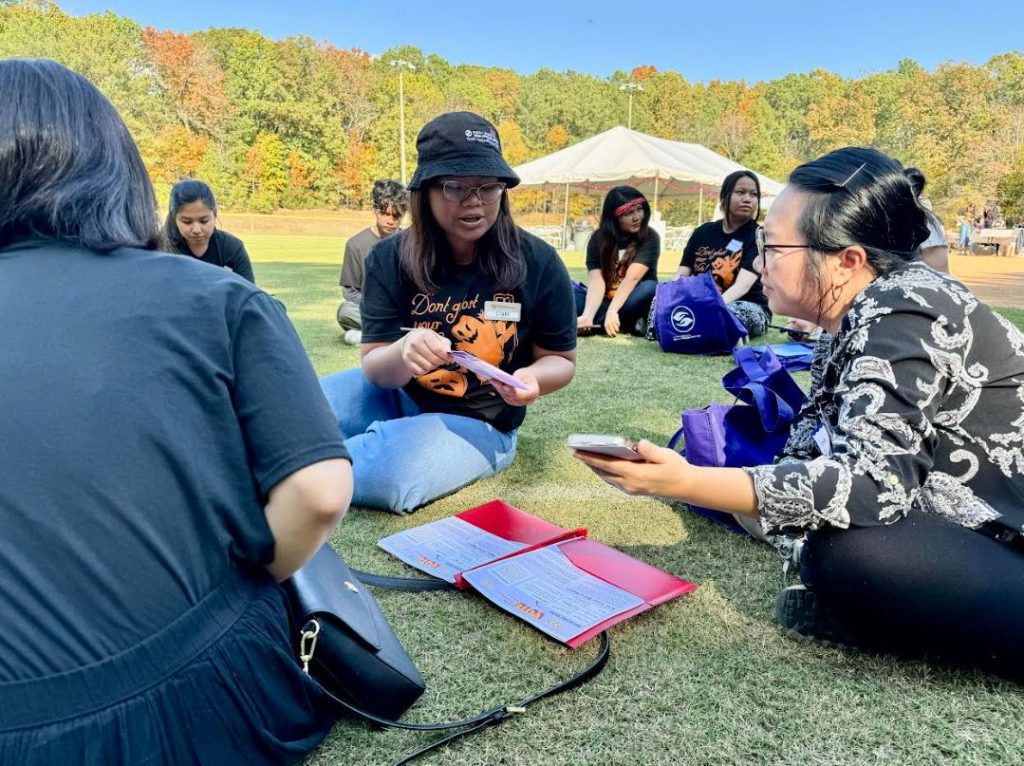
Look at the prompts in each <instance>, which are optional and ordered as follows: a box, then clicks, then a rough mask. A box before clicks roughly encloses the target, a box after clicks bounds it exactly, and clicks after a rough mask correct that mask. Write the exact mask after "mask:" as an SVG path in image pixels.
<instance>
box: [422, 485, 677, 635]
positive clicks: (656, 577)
mask: <svg viewBox="0 0 1024 766" xmlns="http://www.w3.org/2000/svg"><path fill="white" fill-rule="evenodd" d="M456 518H459V519H461V520H462V521H464V522H467V523H469V524H472V525H473V526H476V527H479V528H480V529H482V530H484V531H486V532H489V533H490V534H492V535H496V536H498V537H501V538H503V539H505V540H510V541H512V542H517V543H523V544H525V545H526V546H527V547H525V548H522V549H520V550H517V551H514V552H512V553H509V554H507V555H505V556H500V557H497V558H495V559H492V560H490V561H488V562H486V563H482V564H480V565H479V567H484V566H489V565H491V564H493V563H495V562H497V561H502V560H505V559H510V558H514V557H516V556H520V555H522V554H524V553H527V552H529V551H533V550H536V549H538V548H546V547H549V546H555V547H557V549H558V550H559V551H560V552H561V553H562V554H563V555H564V556H565V557H566V559H568V561H569V562H570V563H571V564H572V565H573V566H574V567H576V568H577V569H579V570H581V571H583V572H586V573H587V574H589V575H592V576H593V577H596V578H598V579H599V580H603V581H604V582H606V583H608V584H609V585H613V586H615V587H617V588H620V589H622V590H624V591H627V592H628V593H631V594H633V596H635V597H636V598H638V599H640V600H641V601H643V603H642V604H640V605H639V606H636V607H634V608H632V609H628V610H627V611H624V612H621V613H619V614H617V615H614V616H613V617H611V618H609V619H607V620H605V621H603V622H601V623H598V624H597V625H593V626H591V627H589V628H587V629H586V630H584V631H583V632H582V633H580V634H578V635H576V636H573V637H572V638H571V639H570V640H568V641H565V643H566V645H567V646H569V647H571V648H573V649H575V648H577V647H579V646H582V645H583V644H585V643H586V642H587V641H589V640H590V639H591V638H593V637H594V636H596V635H598V634H599V633H601V632H602V631H604V630H606V629H608V628H610V627H611V626H612V625H615V624H617V623H620V622H622V621H623V620H627V619H629V618H630V617H633V616H634V615H637V614H640V613H641V612H645V611H647V610H648V609H653V608H654V607H656V606H658V605H659V604H663V603H665V602H666V601H669V600H671V599H673V598H676V597H677V596H681V595H683V594H685V593H689V592H690V591H692V590H695V589H696V588H697V586H696V585H695V584H694V583H691V582H687V581H686V580H682V579H680V578H678V577H676V576H675V575H673V574H670V573H668V572H665V571H663V570H661V569H658V568H657V567H653V566H651V565H650V564H645V563H644V562H642V561H639V560H638V559H635V558H633V557H632V556H628V555H626V554H625V553H622V552H621V551H618V550H616V549H615V548H611V547H609V546H607V545H603V544H601V543H598V542H595V541H593V540H589V539H587V536H586V535H587V530H586V529H575V530H571V531H570V530H565V529H562V528H561V527H559V526H558V525H556V524H552V523H551V522H549V521H545V520H544V519H540V518H538V517H536V516H533V515H531V514H529V513H526V512H525V511H522V510H520V509H518V508H514V507H513V506H511V505H508V504H507V503H505V502H502V501H501V500H492V501H491V502H489V503H485V504H484V505H480V506H477V507H476V508H470V509H469V510H466V511H462V512H461V513H458V514H456ZM479 567H473V568H472V569H477V568H479ZM472 569H471V570H467V571H472ZM424 571H426V570H424ZM462 574H463V573H462V572H459V573H456V574H455V583H456V585H457V586H458V587H459V588H462V589H469V588H471V587H472V586H471V585H470V584H469V583H468V582H467V581H466V580H465V579H464V578H463V576H462ZM522 619H526V618H525V617H524V618H522ZM526 621H527V622H530V620H528V619H526ZM535 627H536V625H535Z"/></svg>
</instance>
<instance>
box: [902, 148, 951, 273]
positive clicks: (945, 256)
mask: <svg viewBox="0 0 1024 766" xmlns="http://www.w3.org/2000/svg"><path fill="white" fill-rule="evenodd" d="M903 173H904V175H906V177H907V180H908V181H910V188H911V189H913V190H914V194H915V195H916V196H917V201H918V203H920V205H921V209H922V210H924V214H925V217H926V218H927V219H928V238H927V239H926V240H925V241H924V242H922V243H921V246H920V249H921V260H923V261H924V262H925V263H927V264H928V265H929V266H931V267H932V268H933V269H935V270H936V271H945V272H946V273H949V242H948V241H947V240H946V230H945V229H944V228H942V222H941V221H940V220H939V218H938V216H936V215H935V213H933V212H932V210H931V204H930V203H929V202H928V201H927V200H926V199H924V197H923V196H922V194H923V193H924V187H925V183H927V182H926V181H925V177H924V173H922V172H921V171H920V170H918V169H917V168H907V169H906V170H904V171H903Z"/></svg>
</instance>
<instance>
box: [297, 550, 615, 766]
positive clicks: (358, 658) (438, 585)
mask: <svg viewBox="0 0 1024 766" xmlns="http://www.w3.org/2000/svg"><path fill="white" fill-rule="evenodd" d="M367 583H369V584H372V585H373V586H375V587H384V588H393V589H397V590H406V591H422V590H454V588H452V586H450V585H449V584H448V583H446V582H444V581H443V580H426V579H423V578H419V577H412V578H409V577H381V576H379V575H372V574H367V573H365V572H357V571H353V570H351V569H349V568H348V565H347V564H345V562H344V560H343V559H342V558H341V556H339V555H338V554H337V553H335V551H334V550H333V549H332V548H331V547H330V546H329V545H326V544H325V545H324V546H323V547H322V548H320V550H319V551H317V552H316V554H314V556H313V558H311V559H310V560H309V561H308V562H307V563H306V564H305V566H303V567H302V568H301V569H300V570H299V571H297V572H296V573H295V574H294V575H292V577H291V578H290V579H288V580H286V581H285V582H283V583H281V585H282V587H283V588H284V590H285V593H286V595H287V596H288V601H289V603H290V605H291V609H292V618H293V620H294V621H295V624H296V626H298V642H297V643H298V646H297V650H298V651H297V654H298V657H299V660H300V661H301V662H302V664H303V669H304V670H305V671H306V672H307V673H309V674H310V675H311V676H312V677H313V678H315V679H316V680H317V681H318V682H319V683H320V685H321V686H322V687H323V689H324V691H325V692H326V693H327V696H328V697H330V698H331V699H332V700H333V701H334V703H335V704H336V705H337V706H338V707H339V708H340V710H341V711H344V712H348V713H351V714H353V715H355V716H357V717H359V718H362V719H364V720H367V721H369V722H371V723H374V724H376V725H378V726H386V727H391V728H397V729H409V730H412V731H445V730H451V729H454V730H455V731H454V732H452V733H451V734H448V735H447V736H445V737H442V738H440V739H438V740H435V741H433V742H430V743H429V744H427V745H425V746H423V747H421V748H419V749H417V750H414V751H412V752H409V753H407V754H405V755H404V756H402V758H400V759H399V760H397V761H395V762H394V764H393V766H402V764H406V763H409V762H410V761H412V760H414V759H416V758H418V757H419V756H421V755H423V754H424V753H427V752H429V751H431V750H433V749H434V748H437V747H440V746H441V745H444V744H446V743H448V742H451V741H452V740H454V739H457V738H459V737H462V736H465V735H466V734H470V733H472V732H475V731H479V730H480V729H483V728H485V727H487V726H492V725H494V724H498V723H501V722H502V721H505V720H507V719H508V718H511V717H512V716H514V715H516V714H519V713H525V712H526V708H527V707H528V706H529V705H531V704H532V703H534V702H536V701H538V700H540V699H543V698H545V697H550V696H551V695H553V694H557V693H559V692H563V691H567V690H568V689H572V688H574V687H576V686H579V685H581V684H583V683H585V682H586V681H589V680H590V679H591V678H593V677H594V676H596V675H597V674H598V673H599V672H600V671H601V669H602V668H603V667H604V666H605V664H606V663H607V662H608V657H609V655H610V653H611V639H610V638H609V637H608V632H607V631H605V632H603V633H602V634H601V646H600V649H599V650H598V654H597V657H596V658H595V659H594V661H593V662H591V664H590V665H589V666H588V667H587V668H585V669H584V670H583V671H581V672H580V673H578V674H577V675H575V676H573V677H572V678H570V679H568V680H567V681H563V682H561V683H559V684H556V685H555V686H552V687H550V688H549V689H545V690H544V691H542V692H540V693H539V694H535V695H533V696H531V697H528V698H526V699H525V700H522V701H520V702H519V703H517V704H514V705H500V706H498V707H496V708H493V709H492V710H487V711H484V712H483V713H480V714H479V715H476V716H473V717H472V718H465V719H463V720H461V721H446V722H443V723H405V722H402V721H398V720H396V719H398V718H399V717H400V716H401V715H402V714H403V713H404V712H405V711H406V710H408V708H409V707H410V706H411V705H412V704H413V703H414V702H415V701H416V700H417V699H418V698H419V697H420V695H421V694H423V691H424V689H425V688H426V684H425V683H424V682H423V678H422V676H420V673H419V671H418V670H417V669H416V666H415V664H413V661H412V660H411V659H410V658H409V655H408V654H406V652H405V649H404V647H403V646H402V644H401V642H400V641H399V640H398V637H397V636H395V634H394V631H392V630H391V626H390V625H389V624H388V621H387V618H386V617H385V616H384V614H383V613H382V612H381V610H380V607H379V606H378V605H377V602H376V601H375V600H374V598H373V596H372V595H370V593H369V592H368V591H367V588H366V585H367Z"/></svg>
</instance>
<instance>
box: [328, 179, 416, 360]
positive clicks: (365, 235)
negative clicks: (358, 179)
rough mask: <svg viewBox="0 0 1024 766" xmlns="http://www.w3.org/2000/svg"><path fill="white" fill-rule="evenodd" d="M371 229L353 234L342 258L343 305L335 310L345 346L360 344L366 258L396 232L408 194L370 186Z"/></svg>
mask: <svg viewBox="0 0 1024 766" xmlns="http://www.w3.org/2000/svg"><path fill="white" fill-rule="evenodd" d="M372 195H373V196H372V199H373V217H374V221H373V225H372V226H368V227H367V228H365V229H363V230H362V231H361V232H359V233H358V234H354V235H353V236H352V237H351V238H350V239H349V240H348V242H346V243H345V257H344V258H343V260H342V263H341V279H340V280H338V284H339V285H340V286H341V294H342V299H343V300H342V303H341V305H340V306H338V313H337V319H338V324H339V325H340V326H341V329H342V330H344V331H345V336H344V337H345V342H346V343H347V344H349V345H350V346H358V345H359V344H360V343H361V342H362V333H361V332H360V331H361V330H362V327H363V320H362V318H361V317H360V315H359V307H360V305H361V304H362V301H363V275H364V273H365V269H366V256H367V255H369V254H370V250H372V249H373V246H374V245H376V244H377V243H378V242H380V241H381V240H382V239H384V238H386V237H390V236H391V235H392V234H394V233H395V232H397V231H398V228H399V226H400V225H401V223H402V218H403V217H404V216H405V211H407V210H408V209H409V192H407V191H406V189H405V187H404V186H402V184H400V183H399V182H398V181H391V180H377V181H374V182H373V192H372Z"/></svg>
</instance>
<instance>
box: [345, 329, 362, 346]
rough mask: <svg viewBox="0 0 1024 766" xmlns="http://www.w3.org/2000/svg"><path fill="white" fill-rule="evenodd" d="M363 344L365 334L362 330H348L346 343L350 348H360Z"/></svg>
mask: <svg viewBox="0 0 1024 766" xmlns="http://www.w3.org/2000/svg"><path fill="white" fill-rule="evenodd" d="M362 342H363V333H362V332H361V331H360V330H346V331H345V343H347V344H348V345H350V346H358V345H359V344H360V343H362Z"/></svg>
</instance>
